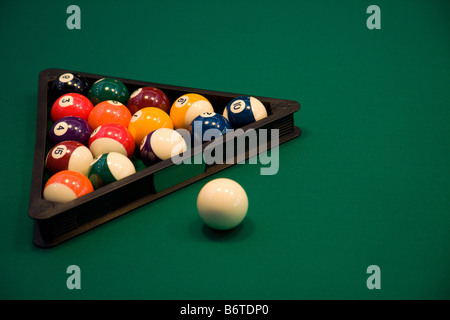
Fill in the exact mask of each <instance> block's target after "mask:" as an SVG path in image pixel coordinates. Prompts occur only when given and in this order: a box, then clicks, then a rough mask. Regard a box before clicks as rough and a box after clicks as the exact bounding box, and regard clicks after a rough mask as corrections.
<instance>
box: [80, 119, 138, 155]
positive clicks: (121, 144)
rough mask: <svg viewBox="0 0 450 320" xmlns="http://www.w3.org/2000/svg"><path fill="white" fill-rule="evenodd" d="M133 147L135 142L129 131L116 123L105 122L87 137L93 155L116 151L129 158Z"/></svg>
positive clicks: (132, 152)
mask: <svg viewBox="0 0 450 320" xmlns="http://www.w3.org/2000/svg"><path fill="white" fill-rule="evenodd" d="M134 149H135V142H134V138H133V136H132V135H131V133H130V131H128V129H127V128H126V127H124V126H122V125H120V124H117V123H106V124H103V125H101V126H98V127H97V128H96V129H95V130H94V131H93V132H92V134H91V137H90V138H89V150H91V152H92V154H93V155H94V157H98V156H99V155H101V154H103V153H109V152H118V153H121V154H123V155H124V156H127V157H128V158H131V157H132V156H133V154H134Z"/></svg>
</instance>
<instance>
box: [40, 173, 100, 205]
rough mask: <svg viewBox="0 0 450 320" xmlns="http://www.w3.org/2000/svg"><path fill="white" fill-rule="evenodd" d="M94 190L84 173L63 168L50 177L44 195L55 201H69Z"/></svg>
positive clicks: (46, 198) (45, 197)
mask: <svg viewBox="0 0 450 320" xmlns="http://www.w3.org/2000/svg"><path fill="white" fill-rule="evenodd" d="M92 191H94V188H93V186H92V183H91V181H89V179H88V178H87V177H86V176H85V175H84V174H82V173H80V172H77V171H72V170H63V171H59V172H57V173H55V174H54V175H53V176H51V177H50V179H48V181H47V183H46V184H45V187H44V192H43V197H44V199H45V200H48V201H53V202H69V201H72V200H75V199H77V198H80V197H82V196H84V195H86V194H88V193H90V192H92Z"/></svg>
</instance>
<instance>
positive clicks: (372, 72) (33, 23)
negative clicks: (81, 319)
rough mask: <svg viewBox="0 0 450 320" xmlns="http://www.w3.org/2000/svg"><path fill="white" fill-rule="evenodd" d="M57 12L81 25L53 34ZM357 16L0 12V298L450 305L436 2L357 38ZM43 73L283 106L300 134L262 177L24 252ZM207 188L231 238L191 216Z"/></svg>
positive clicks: (360, 22)
mask: <svg viewBox="0 0 450 320" xmlns="http://www.w3.org/2000/svg"><path fill="white" fill-rule="evenodd" d="M71 4H77V5H78V6H79V7H80V9H81V30H69V29H68V28H67V27H66V20H67V19H68V17H69V16H70V15H69V14H67V13H66V9H67V7H68V6H69V5H71ZM371 4H374V3H372V2H371V1H325V0H320V1H305V2H301V1H284V0H281V1H248V0H242V1H235V0H232V1H197V0H192V1H158V2H157V1H128V2H124V1H85V0H77V1H76V2H74V3H72V2H68V1H36V2H32V1H25V2H24V3H22V2H17V1H6V2H2V4H1V5H0V12H1V13H0V30H1V40H2V54H1V56H2V59H1V70H2V77H0V88H1V96H2V119H3V125H2V126H1V129H0V130H1V135H2V137H3V140H2V157H1V167H2V168H3V170H2V184H1V194H2V202H1V207H0V209H1V210H0V212H1V223H0V234H1V240H2V241H1V246H0V274H1V276H0V298H2V299H135V298H137V299H422V298H424V299H448V298H450V274H449V272H448V270H449V268H450V182H449V181H450V144H449V136H450V126H449V123H450V60H449V54H450V42H449V41H448V40H449V35H450V34H449V30H450V22H449V19H448V17H449V14H450V5H449V2H448V1H384V0H380V1H377V2H376V3H375V4H376V5H378V6H379V7H380V9H381V29H380V30H369V29H368V28H367V26H366V20H367V19H368V18H369V16H370V14H367V13H366V9H367V7H368V6H369V5H371ZM47 68H62V69H67V70H75V71H82V72H88V73H94V74H104V75H110V76H117V77H121V78H128V79H136V80H142V81H149V82H156V83H165V84H173V85H179V86H187V87H194V88H202V89H209V90H218V91H224V92H239V93H246V94H253V95H258V96H265V97H274V98H279V99H289V100H296V101H298V102H300V104H301V106H302V108H301V109H300V111H298V112H297V113H296V114H295V124H296V125H297V126H299V127H301V128H302V130H303V135H302V136H301V137H300V138H298V139H295V140H292V141H290V142H288V143H286V144H284V145H282V146H280V148H279V163H280V166H279V171H278V173H277V174H275V175H271V176H263V175H261V174H260V169H261V168H262V167H264V165H262V164H257V165H254V164H248V163H247V164H238V165H235V166H233V167H231V168H229V169H227V170H225V171H222V172H220V173H218V174H217V175H214V176H212V177H210V178H208V179H207V180H206V181H201V182H197V183H194V184H193V185H191V186H189V187H186V188H184V189H183V190H180V191H177V192H175V193H173V194H171V195H169V196H166V197H164V198H161V199H159V200H157V201H155V202H153V203H151V204H149V205H146V206H144V207H142V208H139V209H137V210H134V211H133V212H131V213H129V214H127V215H125V216H123V217H120V218H118V219H116V220H114V221H111V222H109V223H107V224H105V225H102V226H100V227H99V228H96V229H94V230H91V231H89V232H87V233H85V234H83V235H81V236H79V237H77V238H74V239H72V240H70V241H68V242H66V243H64V244H62V245H60V246H57V247H55V248H52V249H40V248H37V247H35V246H34V245H33V242H32V238H33V221H32V219H30V218H29V217H28V204H29V202H28V201H29V191H30V188H31V171H32V166H33V154H34V141H35V130H36V104H37V87H38V74H39V72H40V71H41V70H43V69H47ZM216 177H226V178H230V179H234V180H236V181H238V182H239V183H240V184H241V185H242V186H243V187H244V188H245V189H246V191H247V194H248V197H249V202H250V207H249V212H248V216H247V218H246V220H245V221H244V222H243V224H242V225H241V226H240V227H238V228H237V229H235V230H233V231H232V232H228V233H216V232H212V231H211V230H209V229H208V228H206V227H205V226H204V225H203V223H202V221H201V220H200V218H199V216H198V214H197V212H196V197H197V194H198V192H199V191H200V189H201V187H202V186H203V185H204V183H206V182H207V181H209V180H210V179H213V178H216ZM70 265H77V266H79V267H80V270H81V289H80V290H69V289H68V288H67V286H66V280H67V278H68V277H69V274H67V273H66V269H67V267H68V266H70ZM370 265H377V266H379V267H380V270H381V289H379V290H377V289H374V290H369V289H368V288H367V286H366V280H367V278H368V277H369V274H367V273H366V270H367V267H368V266H370Z"/></svg>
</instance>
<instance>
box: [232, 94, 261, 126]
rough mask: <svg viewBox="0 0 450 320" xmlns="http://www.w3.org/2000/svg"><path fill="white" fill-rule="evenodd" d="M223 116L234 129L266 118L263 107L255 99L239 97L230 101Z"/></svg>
mask: <svg viewBox="0 0 450 320" xmlns="http://www.w3.org/2000/svg"><path fill="white" fill-rule="evenodd" d="M223 115H224V116H225V118H227V119H228V121H230V124H231V126H232V127H233V128H234V129H236V128H240V127H243V126H246V125H247V124H250V123H252V122H255V121H258V120H261V119H264V118H266V117H267V110H266V108H265V107H264V105H263V104H262V103H261V101H259V100H258V99H257V98H255V97H251V96H241V97H237V98H235V99H233V100H231V101H230V102H229V103H228V105H227V106H226V108H225V110H224V112H223Z"/></svg>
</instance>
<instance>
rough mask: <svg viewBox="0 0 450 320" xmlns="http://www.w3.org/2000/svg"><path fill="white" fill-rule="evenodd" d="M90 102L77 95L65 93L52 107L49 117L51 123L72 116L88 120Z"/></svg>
mask: <svg viewBox="0 0 450 320" xmlns="http://www.w3.org/2000/svg"><path fill="white" fill-rule="evenodd" d="M92 108H94V106H93V105H92V102H91V101H89V99H88V98H86V97H85V96H83V95H81V94H79V93H67V94H65V95H63V96H61V97H59V98H58V99H57V100H56V101H55V103H54V104H53V106H52V109H51V112H50V117H51V118H52V120H53V121H56V120H59V119H61V118H63V117H68V116H74V117H79V118H82V119H84V120H88V117H89V114H90V113H91V110H92Z"/></svg>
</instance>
